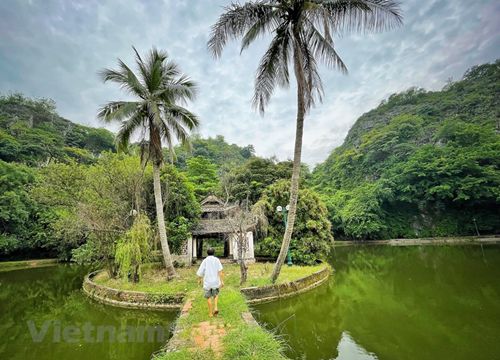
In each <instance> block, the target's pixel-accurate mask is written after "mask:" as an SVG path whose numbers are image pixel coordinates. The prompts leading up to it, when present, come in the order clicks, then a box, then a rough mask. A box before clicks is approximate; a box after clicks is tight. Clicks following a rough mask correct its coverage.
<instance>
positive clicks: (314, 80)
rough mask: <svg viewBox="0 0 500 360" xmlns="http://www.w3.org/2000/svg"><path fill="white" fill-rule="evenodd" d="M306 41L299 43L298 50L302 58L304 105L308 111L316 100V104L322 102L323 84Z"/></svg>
mask: <svg viewBox="0 0 500 360" xmlns="http://www.w3.org/2000/svg"><path fill="white" fill-rule="evenodd" d="M309 46H310V45H309V43H308V42H307V41H303V40H302V41H300V44H299V49H300V55H301V57H302V66H303V70H304V73H305V77H306V84H305V86H306V89H305V92H304V93H305V105H306V110H309V109H310V108H311V107H312V106H314V105H315V103H316V99H317V101H318V102H322V101H323V82H322V81H321V76H320V75H319V71H318V65H317V63H316V59H315V58H314V54H313V52H312V51H311V49H310V47H309Z"/></svg>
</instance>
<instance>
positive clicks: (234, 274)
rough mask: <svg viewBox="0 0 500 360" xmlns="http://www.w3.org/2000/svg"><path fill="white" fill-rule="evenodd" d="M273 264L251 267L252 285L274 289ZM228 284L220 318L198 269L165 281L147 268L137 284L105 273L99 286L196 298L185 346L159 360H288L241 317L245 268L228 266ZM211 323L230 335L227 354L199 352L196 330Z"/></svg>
mask: <svg viewBox="0 0 500 360" xmlns="http://www.w3.org/2000/svg"><path fill="white" fill-rule="evenodd" d="M273 265H274V264H273V263H255V264H250V265H249V267H248V281H247V282H246V284H244V285H243V286H244V287H247V286H265V285H270V284H271V282H270V276H271V272H272V269H273ZM223 266H224V275H225V279H224V283H225V286H224V287H223V288H222V289H221V292H220V296H219V311H220V313H219V315H218V316H217V317H213V318H209V317H208V308H207V304H206V300H205V299H204V298H203V296H202V290H201V288H200V285H198V282H197V276H196V270H197V268H198V267H197V266H192V267H190V268H180V269H177V272H178V274H179V277H178V278H177V279H175V280H173V281H170V282H166V281H165V279H166V272H165V270H163V269H160V268H158V267H157V266H154V265H148V266H145V267H144V268H143V270H142V278H141V281H140V282H139V283H136V284H133V283H129V282H126V281H123V280H120V279H110V278H109V276H108V275H107V273H106V272H102V273H100V274H99V275H98V276H96V277H95V278H94V281H95V282H97V283H99V284H102V285H105V286H109V287H113V288H119V289H124V290H135V291H145V292H154V293H157V292H160V293H170V294H174V293H179V292H184V293H186V294H187V296H186V298H188V299H192V308H191V310H190V311H189V314H188V315H187V316H180V317H179V319H178V320H177V324H176V328H177V329H179V333H178V334H177V335H175V336H176V337H177V338H176V342H180V343H181V344H182V345H181V346H180V347H181V348H180V349H179V350H178V351H175V352H168V353H167V352H159V353H158V354H156V355H155V356H154V357H153V359H154V360H191V359H194V360H209V359H210V360H213V359H223V360H226V359H228V360H229V359H231V360H232V359H236V360H285V359H286V357H285V356H284V355H283V349H284V347H285V346H284V343H283V341H282V340H281V339H279V338H278V337H276V336H275V335H274V334H273V333H271V332H269V331H268V330H266V329H264V328H262V327H260V326H255V325H249V324H247V323H246V322H245V321H244V320H243V318H242V316H241V315H242V313H245V312H249V311H250V310H249V308H248V305H247V303H246V301H245V298H244V296H243V295H242V294H241V292H240V285H239V278H240V269H239V265H238V264H224V265H223ZM325 266H328V265H324V264H320V265H317V266H295V265H294V266H291V267H288V266H286V265H285V266H284V267H283V268H282V270H281V274H280V276H279V278H278V281H277V283H285V282H290V281H293V280H297V279H299V278H302V277H305V276H308V275H310V274H312V273H314V272H317V271H319V270H321V269H323V268H324V267H325ZM207 321H208V322H209V323H210V325H216V326H217V328H222V329H224V331H225V335H224V336H223V337H221V341H222V351H221V353H219V354H215V353H214V352H213V350H211V349H200V348H197V347H196V345H195V344H194V340H193V328H194V327H196V326H199V324H200V323H202V322H207Z"/></svg>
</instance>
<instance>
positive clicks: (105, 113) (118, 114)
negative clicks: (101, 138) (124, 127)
mask: <svg viewBox="0 0 500 360" xmlns="http://www.w3.org/2000/svg"><path fill="white" fill-rule="evenodd" d="M140 106H141V103H139V102H135V101H110V102H109V103H107V104H106V105H104V106H102V107H101V108H100V109H99V112H98V113H97V118H98V119H100V120H102V121H104V122H111V121H122V120H124V119H127V118H129V117H130V116H131V115H132V114H133V113H134V112H135V111H138V110H139V109H140Z"/></svg>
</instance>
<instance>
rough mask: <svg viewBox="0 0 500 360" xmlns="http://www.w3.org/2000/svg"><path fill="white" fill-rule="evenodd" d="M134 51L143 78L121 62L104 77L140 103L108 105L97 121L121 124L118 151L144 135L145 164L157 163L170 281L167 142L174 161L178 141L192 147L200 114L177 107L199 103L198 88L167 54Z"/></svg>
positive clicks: (160, 215)
mask: <svg viewBox="0 0 500 360" xmlns="http://www.w3.org/2000/svg"><path fill="white" fill-rule="evenodd" d="M133 49H134V52H135V56H136V59H135V60H136V64H137V70H138V75H136V74H135V73H134V72H133V71H132V70H131V69H130V68H129V67H128V66H127V65H126V64H125V63H124V62H123V61H121V60H120V59H118V69H117V70H112V69H104V70H102V71H101V72H100V75H101V77H102V80H103V81H104V82H107V81H112V82H114V83H117V84H118V85H120V87H121V88H122V89H124V90H126V91H127V92H128V93H129V94H131V95H133V96H134V97H136V98H137V100H136V101H112V102H109V103H108V104H106V105H105V106H103V107H102V108H101V109H100V111H99V114H98V117H99V118H100V119H102V120H104V121H106V122H110V121H120V122H121V127H120V130H119V131H118V133H117V134H116V142H117V145H118V150H125V149H126V148H127V147H128V144H129V143H130V140H131V137H132V136H133V134H134V133H136V132H140V137H141V159H142V160H143V164H146V162H148V161H151V162H152V164H153V182H154V195H155V204H156V220H157V223H158V232H159V235H160V242H161V248H162V253H163V259H164V261H165V266H166V268H167V274H168V279H171V278H173V277H174V276H175V275H176V273H175V269H174V267H173V264H172V257H171V255H170V249H169V246H168V241H167V233H166V229H165V216H164V213H163V200H162V193H161V183H160V168H161V165H162V164H163V152H162V143H165V144H166V145H167V146H168V149H169V153H170V157H171V159H173V156H174V149H173V141H174V139H177V140H179V141H180V142H182V143H186V142H188V140H189V132H188V130H193V129H195V128H196V127H197V126H198V124H199V122H198V118H197V117H196V115H194V114H193V113H191V112H190V111H188V110H187V109H185V108H184V107H182V106H179V105H178V104H179V103H181V104H184V103H186V102H187V101H188V100H193V99H194V97H195V95H196V85H195V84H194V82H193V81H191V80H190V79H189V78H188V77H187V76H186V75H183V74H182V73H181V71H180V70H179V67H178V66H177V64H176V63H174V62H173V61H171V60H169V59H168V55H167V53H165V52H163V51H160V50H157V49H155V48H153V49H152V50H150V52H149V54H148V56H147V58H146V59H145V60H143V59H142V58H141V56H140V55H139V53H138V52H137V50H136V49H135V48H133Z"/></svg>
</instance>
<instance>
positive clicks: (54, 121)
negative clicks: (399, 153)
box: [0, 94, 332, 262]
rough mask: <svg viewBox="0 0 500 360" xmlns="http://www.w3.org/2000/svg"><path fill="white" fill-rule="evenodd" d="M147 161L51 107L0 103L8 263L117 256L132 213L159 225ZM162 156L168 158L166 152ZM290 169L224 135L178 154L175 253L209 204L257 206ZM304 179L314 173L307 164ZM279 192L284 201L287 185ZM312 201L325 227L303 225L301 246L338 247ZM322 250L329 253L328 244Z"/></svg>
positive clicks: (172, 174) (167, 181) (170, 211)
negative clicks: (203, 204) (212, 198)
mask: <svg viewBox="0 0 500 360" xmlns="http://www.w3.org/2000/svg"><path fill="white" fill-rule="evenodd" d="M139 153H140V149H139V146H138V145H136V146H134V145H133V146H131V149H130V151H129V152H128V153H117V152H116V149H115V145H114V135H113V134H112V133H111V132H109V131H107V130H105V129H94V128H89V127H85V126H81V125H77V124H75V123H72V122H70V121H68V120H66V119H63V118H62V117H60V116H59V115H58V114H57V112H56V110H55V104H54V102H53V101H51V100H48V99H30V98H26V97H25V96H23V95H21V94H14V95H8V96H2V97H0V258H25V257H41V256H57V257H60V258H63V259H72V260H74V261H78V262H96V261H106V260H107V259H109V258H113V257H114V256H115V252H116V251H117V245H119V244H120V239H121V237H120V236H121V235H120V234H124V233H126V232H127V231H128V230H129V229H130V227H131V225H132V224H131V221H132V220H131V216H130V211H131V209H133V208H141V209H143V210H144V211H145V212H146V214H147V215H148V217H149V220H150V221H151V222H154V221H155V215H154V214H155V210H154V208H155V205H154V198H153V195H152V194H153V180H152V170H151V167H150V166H146V167H143V165H142V164H141V160H140V156H139ZM164 155H165V159H168V158H170V156H169V155H170V154H168V153H167V150H165V154H164ZM291 168H292V164H291V162H290V161H282V162H280V161H278V160H277V159H275V158H271V159H264V158H260V157H257V156H255V154H254V149H253V146H252V145H248V146H245V147H240V146H238V145H235V144H228V143H227V142H226V141H225V139H224V137H222V136H216V137H214V138H201V137H200V136H197V135H195V136H193V137H192V139H191V146H190V147H189V148H188V147H185V146H180V145H179V146H176V147H175V156H174V158H173V163H172V164H166V165H164V167H163V169H162V173H161V179H162V185H163V187H164V193H165V198H166V201H165V214H166V226H167V231H168V236H169V243H170V245H171V247H172V249H173V251H174V253H175V252H178V251H179V249H180V246H181V243H182V242H183V240H184V239H186V237H187V236H188V235H189V231H190V230H191V229H192V227H193V226H194V225H195V224H196V221H197V220H198V217H199V215H200V206H199V202H200V200H202V199H203V198H204V197H205V196H207V195H209V194H216V195H218V196H220V197H221V198H222V199H224V200H226V201H230V202H243V201H245V203H247V204H249V205H250V206H252V205H253V204H254V203H256V202H257V201H258V200H259V199H260V198H261V195H262V194H263V192H264V191H265V190H266V189H267V188H268V187H269V186H270V185H272V184H274V183H275V182H276V181H277V180H283V179H289V178H290V175H291ZM304 174H305V175H306V176H305V177H307V175H308V174H309V171H308V169H307V167H306V166H304ZM279 193H280V194H281V195H280V196H281V198H285V197H286V196H287V193H288V192H287V189H286V187H283V186H281V187H280V188H279ZM306 194H307V195H308V197H306V198H304V201H305V202H304V204H307V206H310V205H311V204H315V205H314V206H316V207H318V206H319V207H320V208H321V209H323V211H322V212H321V213H320V215H319V218H320V219H319V220H318V219H317V218H318V215H316V214H315V215H313V218H316V220H315V221H316V222H317V224H318V225H317V228H316V227H314V226H311V224H313V223H311V222H309V227H305V226H303V227H298V228H297V232H296V234H297V238H303V239H305V238H308V239H309V242H311V241H312V242H314V241H315V240H314V239H316V237H317V238H318V239H320V240H318V241H319V242H321V241H331V239H332V235H331V232H330V227H329V222H328V219H327V218H326V207H325V206H324V205H323V203H322V202H321V200H320V199H319V197H318V196H317V195H314V196H312V197H311V196H310V195H309V193H306ZM283 201H285V200H283ZM262 204H267V205H268V204H269V200H266V202H263V203H262ZM268 210H269V209H268ZM271 215H273V214H270V216H271ZM304 219H305V221H307V220H308V219H309V216H308V215H307V214H305V216H304ZM282 230H283V222H282V219H281V218H280V217H278V216H276V217H275V219H271V221H270V222H269V226H268V231H267V232H266V233H265V234H264V233H263V234H262V239H263V240H265V241H263V244H265V245H263V246H262V251H263V252H264V255H273V254H274V253H275V252H277V251H278V250H279V236H278V235H279V232H280V231H282ZM267 235H269V236H267ZM317 235H319V236H317ZM320 246H322V248H326V246H325V243H323V244H320ZM292 251H294V254H295V255H296V257H297V259H300V258H302V261H303V262H311V261H314V259H315V256H312V255H311V254H314V252H312V250H311V249H306V248H305V247H304V246H301V244H300V243H299V242H298V241H297V242H296V243H295V245H294V247H293V248H292Z"/></svg>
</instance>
